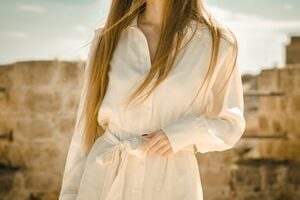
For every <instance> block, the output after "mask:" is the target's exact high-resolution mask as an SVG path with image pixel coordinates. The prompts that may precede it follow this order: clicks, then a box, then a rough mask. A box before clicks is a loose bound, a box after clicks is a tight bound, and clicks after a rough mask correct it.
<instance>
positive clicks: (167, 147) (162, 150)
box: [156, 145, 170, 156]
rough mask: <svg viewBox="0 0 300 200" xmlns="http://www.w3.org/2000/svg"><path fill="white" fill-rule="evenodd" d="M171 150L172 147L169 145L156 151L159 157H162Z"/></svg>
mask: <svg viewBox="0 0 300 200" xmlns="http://www.w3.org/2000/svg"><path fill="white" fill-rule="evenodd" d="M169 149H170V147H169V146H168V145H164V146H162V147H161V148H159V149H157V150H156V153H157V154H158V155H159V156H162V155H163V154H164V153H165V152H166V151H168V150H169Z"/></svg>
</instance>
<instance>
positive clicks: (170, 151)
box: [161, 148, 173, 156]
mask: <svg viewBox="0 0 300 200" xmlns="http://www.w3.org/2000/svg"><path fill="white" fill-rule="evenodd" d="M172 153H173V151H172V148H170V149H168V150H167V151H165V152H164V153H163V154H162V155H161V156H168V155H171V154H172Z"/></svg>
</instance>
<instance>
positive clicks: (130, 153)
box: [59, 17, 245, 200]
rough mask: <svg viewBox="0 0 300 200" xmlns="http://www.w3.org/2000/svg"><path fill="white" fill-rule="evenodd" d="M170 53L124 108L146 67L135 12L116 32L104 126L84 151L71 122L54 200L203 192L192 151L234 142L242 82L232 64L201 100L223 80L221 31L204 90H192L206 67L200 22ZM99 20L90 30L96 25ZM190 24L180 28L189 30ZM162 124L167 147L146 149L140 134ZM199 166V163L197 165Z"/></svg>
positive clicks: (205, 37)
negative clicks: (145, 92)
mask: <svg viewBox="0 0 300 200" xmlns="http://www.w3.org/2000/svg"><path fill="white" fill-rule="evenodd" d="M195 25H196V23H194V25H193V27H196V29H197V30H196V31H197V32H196V34H195V35H194V36H193V39H192V40H191V41H190V43H189V44H188V45H187V46H186V47H185V49H184V51H182V52H181V53H180V54H179V56H178V57H177V59H176V62H175V66H174V67H175V68H174V70H172V71H171V72H170V74H169V75H168V77H167V79H166V80H165V81H164V82H162V83H161V85H159V86H158V88H156V90H154V93H152V95H151V96H150V97H149V98H148V99H147V100H146V101H145V102H144V103H143V104H141V105H138V106H137V107H134V108H131V109H130V108H129V109H127V110H125V109H124V104H123V103H124V100H125V99H127V97H128V95H129V93H130V91H133V90H134V89H135V87H137V85H138V84H139V83H141V80H142V78H144V77H145V75H146V73H147V72H148V70H149V69H150V66H151V61H150V56H149V55H150V54H149V49H148V44H147V40H146V37H145V35H144V34H143V32H142V31H141V30H140V29H139V28H138V27H137V18H136V17H135V18H134V20H133V21H132V22H131V23H130V25H129V26H128V27H127V28H126V29H125V30H124V31H123V32H122V34H121V38H120V40H119V43H118V45H117V47H116V49H115V52H114V54H113V58H112V60H111V70H110V72H109V85H108V89H107V92H106V95H105V98H104V101H103V103H102V105H101V107H100V109H99V112H98V113H99V114H100V115H98V123H99V126H101V127H102V128H103V129H105V132H104V135H103V136H101V137H99V138H98V139H97V140H96V141H95V143H94V145H93V147H92V149H91V151H90V153H89V154H88V155H87V156H84V154H83V148H82V143H81V138H82V128H81V127H82V126H78V128H76V127H75V130H74V133H73V136H72V140H71V143H70V146H69V151H68V156H67V159H66V164H65V170H64V176H63V179H62V187H61V192H60V196H59V199H60V200H75V199H77V200H183V199H186V200H202V199H203V192H202V185H201V181H200V174H199V169H198V164H197V159H196V155H195V153H197V152H200V153H205V152H211V151H223V150H226V149H229V148H231V147H233V146H234V145H235V143H236V142H237V141H238V140H239V139H240V137H241V135H242V134H243V132H244V129H245V120H244V116H243V109H244V104H243V90H242V82H241V76H240V73H239V70H238V68H236V70H235V71H234V74H233V76H232V78H231V79H230V83H229V84H228V85H227V86H226V88H225V90H224V92H222V93H221V98H218V100H216V101H215V102H214V103H213V104H210V106H206V109H208V110H209V112H208V113H209V115H201V113H203V111H204V108H205V106H204V105H205V102H206V101H207V100H208V99H210V98H209V97H212V96H213V95H214V94H215V92H216V91H219V88H220V85H223V84H224V83H223V81H224V77H226V70H228V62H229V58H230V56H231V54H232V50H233V48H232V43H230V42H228V41H227V40H225V39H221V43H220V51H219V54H218V63H217V66H216V71H215V73H214V74H213V81H212V84H210V85H209V87H208V90H207V92H203V91H201V92H200V93H198V95H196V94H197V91H198V89H199V87H200V85H201V84H202V81H203V79H204V75H205V73H206V72H207V69H208V65H209V61H210V56H211V47H212V45H211V36H210V33H209V30H208V28H207V27H205V26H195ZM101 28H102V27H99V28H97V29H96V30H95V35H94V37H95V36H98V34H99V33H100V32H101ZM191 31H192V29H190V30H189V32H188V33H187V34H186V35H187V36H189V34H190V33H191ZM95 44H96V40H95V41H94V42H93V43H92V45H91V47H90V51H89V56H88V60H87V63H86V70H85V72H86V73H85V77H84V83H83V88H82V93H81V99H80V102H79V107H78V114H77V121H76V124H77V123H79V122H78V115H79V114H82V106H83V104H84V103H85V102H83V100H82V97H83V96H84V95H85V92H86V88H87V87H88V85H87V82H88V81H87V80H88V74H89V72H90V66H91V64H90V61H91V59H92V57H93V51H95ZM160 128H162V129H163V130H164V131H165V132H166V134H167V136H168V138H169V140H170V143H171V146H172V150H173V154H170V155H169V156H167V157H160V156H158V155H157V154H155V153H150V152H147V151H146V150H145V148H144V144H145V142H146V140H144V139H143V138H142V136H141V135H142V134H144V133H148V132H152V131H155V130H158V129H160ZM199 167H201V166H199Z"/></svg>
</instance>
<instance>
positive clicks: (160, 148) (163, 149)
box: [143, 129, 173, 156]
mask: <svg viewBox="0 0 300 200" xmlns="http://www.w3.org/2000/svg"><path fill="white" fill-rule="evenodd" d="M143 137H144V138H145V139H147V140H148V143H147V144H146V146H145V147H146V149H147V150H148V151H150V152H152V153H157V154H158V155H159V156H168V155H170V154H171V153H173V151H172V146H171V143H170V141H169V139H168V137H167V135H166V133H165V132H164V131H163V130H162V129H159V130H158V131H155V132H152V133H148V134H145V135H143Z"/></svg>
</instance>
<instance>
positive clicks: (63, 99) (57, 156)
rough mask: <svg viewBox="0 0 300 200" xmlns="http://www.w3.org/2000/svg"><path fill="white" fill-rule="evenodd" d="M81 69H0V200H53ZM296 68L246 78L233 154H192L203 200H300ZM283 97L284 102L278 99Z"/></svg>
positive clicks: (41, 65) (51, 64)
mask: <svg viewBox="0 0 300 200" xmlns="http://www.w3.org/2000/svg"><path fill="white" fill-rule="evenodd" d="M83 64H84V63H77V62H62V61H57V60H54V61H28V62H17V63H13V64H9V65H2V66H0V111H1V112H0V199H1V200H2V199H3V200H11V199H13V200H23V199H26V200H27V199H29V200H36V199H42V200H51V199H57V196H58V193H59V190H60V186H61V179H62V173H63V168H64V164H65V158H66V153H67V147H68V145H69V143H70V139H71V136H72V133H73V128H74V123H75V114H76V109H77V105H78V102H77V100H78V95H79V93H80V90H81V83H82V72H83V66H84V65H83ZM299 69H300V68H299V67H297V66H289V67H288V68H284V69H267V70H263V71H262V72H261V74H259V75H258V76H249V75H247V76H243V83H244V84H243V85H244V90H245V94H246V93H247V91H248V90H259V91H274V92H281V93H279V94H280V95H278V94H277V95H264V96H259V95H258V96H255V95H254V96H250V97H249V96H248V97H245V103H246V105H245V109H246V110H245V111H246V112H245V116H246V120H247V125H246V132H245V133H244V135H243V138H242V139H241V140H240V141H239V142H238V144H237V145H236V147H235V148H233V149H230V150H227V151H224V152H211V153H206V154H200V153H199V154H197V159H198V164H199V169H200V174H201V181H202V185H203V189H204V196H205V199H206V200H232V199H235V200H240V199H241V200H247V199H251V200H253V199H254V200H255V199H265V200H273V199H278V200H294V199H295V200H296V199H300V196H299V195H300V194H299V191H300V188H299V185H300V173H299V170H298V169H299V167H300V166H299V158H300V156H299V155H300V149H299V144H300V143H299V136H300V134H299V130H300V129H299V128H300V127H299V124H300V123H299V119H300V117H299V113H300V112H299V110H300V105H299V102H300V99H299V98H300V97H299V96H300V91H299V89H298V88H300V87H299V84H300V75H299ZM283 94H284V95H283Z"/></svg>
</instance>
